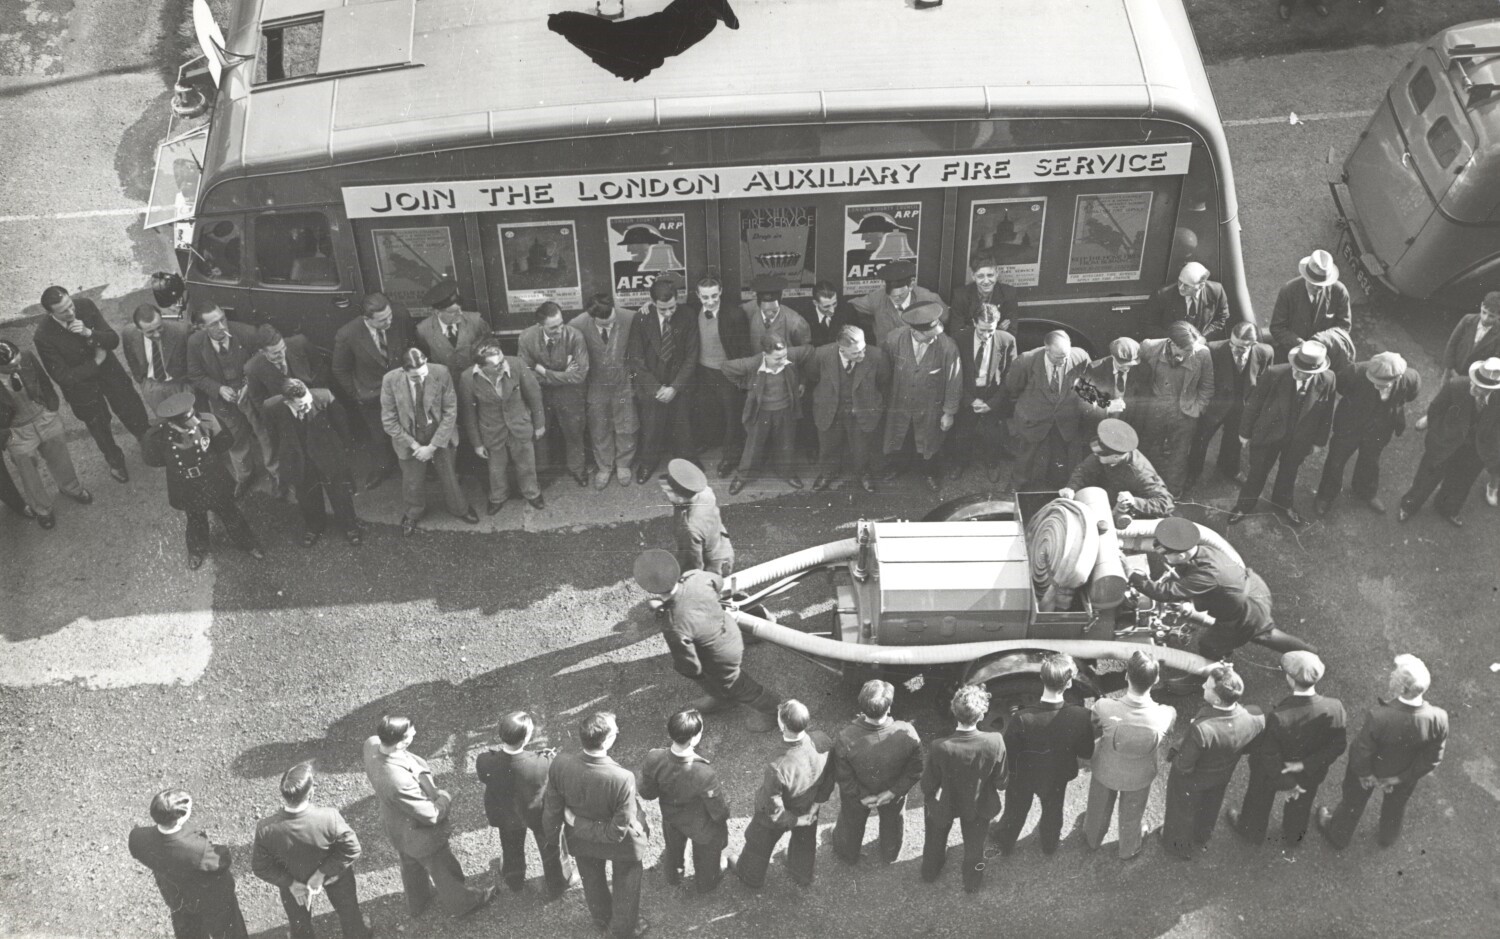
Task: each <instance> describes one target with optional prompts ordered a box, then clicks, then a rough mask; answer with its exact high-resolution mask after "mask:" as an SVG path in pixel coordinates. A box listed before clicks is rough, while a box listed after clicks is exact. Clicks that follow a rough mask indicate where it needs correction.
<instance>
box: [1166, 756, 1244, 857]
mask: <svg viewBox="0 0 1500 939" xmlns="http://www.w3.org/2000/svg"><path fill="white" fill-rule="evenodd" d="M1175 777H1176V773H1173V774H1172V776H1169V777H1168V778H1167V815H1166V819H1165V820H1164V821H1163V823H1162V841H1163V842H1164V843H1165V844H1166V847H1167V851H1168V852H1170V853H1171V854H1174V855H1176V856H1177V857H1180V858H1182V859H1184V860H1188V859H1191V858H1194V857H1196V856H1197V855H1198V852H1199V851H1200V850H1202V849H1203V847H1204V846H1205V845H1207V844H1208V841H1209V839H1210V838H1212V837H1213V834H1214V825H1216V824H1217V823H1218V821H1219V809H1221V808H1223V806H1224V792H1225V790H1227V789H1228V788H1229V780H1227V779H1226V780H1225V781H1224V782H1222V783H1219V784H1217V785H1214V786H1210V787H1208V788H1207V789H1189V788H1188V787H1187V786H1186V785H1184V784H1183V782H1182V780H1180V779H1177V778H1175Z"/></svg>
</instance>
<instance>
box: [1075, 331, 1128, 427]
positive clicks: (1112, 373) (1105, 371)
mask: <svg viewBox="0 0 1500 939" xmlns="http://www.w3.org/2000/svg"><path fill="white" fill-rule="evenodd" d="M1140 364H1141V344H1140V343H1139V342H1136V341H1135V340H1134V339H1131V338H1130V337H1129V336H1119V337H1117V338H1115V339H1112V340H1110V343H1109V355H1106V356H1105V357H1104V358H1102V359H1097V360H1095V361H1093V362H1091V363H1089V367H1088V368H1087V369H1086V370H1085V371H1084V373H1083V379H1084V381H1086V382H1087V383H1088V384H1089V385H1091V386H1092V387H1093V392H1092V393H1093V394H1095V396H1096V397H1097V398H1099V399H1102V403H1101V401H1095V402H1094V403H1095V404H1099V405H1100V407H1102V409H1103V410H1101V411H1099V413H1098V417H1099V418H1102V417H1103V416H1104V415H1106V414H1107V415H1109V416H1110V417H1120V416H1121V415H1123V414H1125V412H1126V410H1128V409H1129V407H1130V404H1131V402H1132V400H1133V399H1134V398H1136V397H1138V396H1139V387H1140V384H1141V377H1140V376H1141V369H1138V368H1137V366H1138V365H1140ZM1132 375H1134V376H1135V377H1134V378H1132V377H1131V376H1132ZM1133 416H1134V415H1133V414H1131V415H1126V417H1133ZM1096 420H1097V418H1096Z"/></svg>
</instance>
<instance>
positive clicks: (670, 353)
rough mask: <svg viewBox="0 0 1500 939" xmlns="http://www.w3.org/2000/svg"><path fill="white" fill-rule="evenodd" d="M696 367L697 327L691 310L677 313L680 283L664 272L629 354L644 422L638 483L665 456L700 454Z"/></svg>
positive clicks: (632, 332) (638, 318)
mask: <svg viewBox="0 0 1500 939" xmlns="http://www.w3.org/2000/svg"><path fill="white" fill-rule="evenodd" d="M697 365H698V324H697V322H695V321H694V319H693V316H692V314H691V313H690V312H687V311H679V310H678V309H677V280H676V278H674V277H673V276H672V275H671V274H663V275H661V276H660V277H658V278H656V280H654V281H652V283H651V302H649V303H647V304H646V305H645V306H643V307H641V309H640V312H639V313H638V314H637V315H636V317H635V322H633V323H632V324H631V326H630V344H629V346H628V348H627V352H626V368H627V369H628V370H629V372H630V377H631V380H632V381H633V382H634V383H635V400H636V412H637V415H638V417H639V419H640V436H639V438H638V442H637V448H636V452H635V481H636V482H638V483H644V482H645V481H646V480H648V479H650V478H651V476H652V475H653V474H655V472H656V467H657V466H659V465H660V464H661V461H662V457H664V456H666V457H673V456H678V457H682V458H684V459H692V458H693V457H694V456H696V452H695V448H694V447H693V431H692V427H691V425H690V422H689V420H688V402H687V394H688V389H689V388H690V387H692V383H693V371H694V369H695V368H696V367H697Z"/></svg>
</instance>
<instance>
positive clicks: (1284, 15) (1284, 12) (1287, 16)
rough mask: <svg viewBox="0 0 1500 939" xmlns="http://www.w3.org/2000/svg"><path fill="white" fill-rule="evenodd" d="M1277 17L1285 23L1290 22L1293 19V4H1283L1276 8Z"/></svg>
mask: <svg viewBox="0 0 1500 939" xmlns="http://www.w3.org/2000/svg"><path fill="white" fill-rule="evenodd" d="M1276 15H1277V16H1279V17H1281V21H1282V22H1283V23H1286V22H1290V21H1291V19H1292V6H1291V4H1289V3H1283V4H1282V5H1281V6H1279V7H1277V8H1276Z"/></svg>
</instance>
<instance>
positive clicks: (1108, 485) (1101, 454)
mask: <svg viewBox="0 0 1500 939" xmlns="http://www.w3.org/2000/svg"><path fill="white" fill-rule="evenodd" d="M1138 444H1139V440H1138V439H1137V437H1136V433H1135V429H1134V428H1133V427H1131V426H1130V425H1129V424H1127V423H1125V422H1124V421H1122V420H1120V419H1119V418H1117V417H1106V418H1105V419H1104V420H1102V421H1100V422H1099V430H1098V432H1097V434H1096V435H1095V437H1094V440H1093V442H1092V443H1090V444H1089V450H1090V453H1089V455H1088V456H1086V457H1084V458H1083V462H1082V463H1079V464H1078V465H1077V466H1076V467H1074V468H1073V475H1071V476H1069V477H1068V484H1067V486H1065V487H1063V489H1062V491H1061V492H1059V493H1058V495H1060V496H1062V497H1063V498H1064V499H1071V498H1073V495H1074V493H1075V491H1076V490H1079V489H1085V488H1088V487H1089V486H1098V487H1099V488H1101V489H1103V490H1104V491H1105V492H1106V493H1107V494H1108V495H1109V500H1110V504H1111V505H1113V506H1114V508H1115V510H1116V511H1117V512H1119V513H1121V514H1123V515H1128V516H1131V517H1133V518H1166V517H1167V516H1168V515H1171V514H1172V512H1173V511H1174V510H1175V509H1176V508H1177V503H1176V502H1175V501H1174V500H1173V498H1172V493H1171V492H1169V491H1168V490H1167V487H1166V484H1164V483H1163V482H1162V481H1161V477H1160V476H1158V475H1156V470H1155V469H1154V468H1153V467H1152V466H1151V461H1150V460H1148V459H1146V456H1145V454H1143V453H1141V451H1140V450H1138V449H1137V446H1138Z"/></svg>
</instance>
